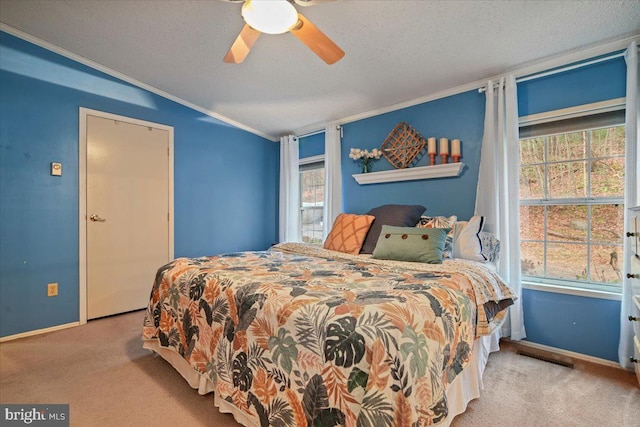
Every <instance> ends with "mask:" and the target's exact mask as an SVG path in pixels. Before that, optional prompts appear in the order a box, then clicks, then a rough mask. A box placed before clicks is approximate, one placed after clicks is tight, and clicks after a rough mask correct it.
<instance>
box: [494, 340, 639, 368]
mask: <svg viewBox="0 0 640 427" xmlns="http://www.w3.org/2000/svg"><path fill="white" fill-rule="evenodd" d="M503 340H504V341H506V342H508V343H511V344H513V345H516V346H522V347H529V348H535V349H537V350H544V351H548V352H550V353H554V354H557V355H560V356H566V357H570V358H572V359H579V360H584V361H585V362H591V363H596V364H598V365H604V366H608V367H610V368H618V369H623V370H626V369H625V368H623V367H622V366H620V364H619V363H617V362H614V361H612V360H607V359H601V358H599V357H594V356H589V355H587V354H582V353H576V352H574V351H569V350H563V349H561V348H557V347H551V346H548V345H544V344H538V343H535V342H531V341H524V340H522V341H511V340H508V339H504V338H503Z"/></svg>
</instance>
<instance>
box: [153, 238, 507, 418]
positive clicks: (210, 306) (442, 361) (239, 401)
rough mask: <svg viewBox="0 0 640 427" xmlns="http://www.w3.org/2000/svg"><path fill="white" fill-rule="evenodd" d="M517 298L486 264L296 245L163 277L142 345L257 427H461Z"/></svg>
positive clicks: (189, 266)
mask: <svg viewBox="0 0 640 427" xmlns="http://www.w3.org/2000/svg"><path fill="white" fill-rule="evenodd" d="M514 299H515V295H514V294H513V293H512V291H511V290H510V289H509V287H508V286H507V285H506V284H505V283H504V281H503V280H502V279H501V278H500V277H499V275H498V274H496V272H495V269H494V268H492V267H491V265H490V264H487V263H480V262H474V261H468V260H460V259H449V260H445V261H444V262H443V263H442V264H422V263H415V262H399V261H388V260H379V259H373V258H371V257H366V256H362V255H349V254H345V253H340V252H335V251H330V250H325V249H322V248H319V247H315V246H311V245H305V244H297V243H283V244H279V245H275V246H274V247H272V248H271V249H270V250H267V251H258V252H241V253H230V254H224V255H219V256H214V257H201V258H179V259H176V260H174V261H173V262H171V263H169V264H167V265H165V266H163V267H161V268H160V269H159V270H158V272H157V274H156V278H155V282H154V286H153V289H152V292H151V298H150V302H149V306H148V308H147V311H146V315H145V320H144V327H143V340H144V346H145V348H148V349H151V350H153V351H155V352H157V353H158V354H160V356H162V357H163V358H164V359H166V360H167V361H168V362H169V363H171V365H173V366H174V368H175V369H177V370H178V371H179V372H180V373H181V374H182V375H183V376H184V377H185V379H186V380H187V381H188V382H189V384H190V385H191V386H192V387H194V388H196V389H198V390H199V392H200V393H208V392H213V393H214V402H215V404H216V406H218V408H219V409H220V410H221V411H222V412H231V413H232V414H233V415H234V417H235V419H236V420H237V421H238V422H239V423H241V424H243V425H246V426H268V425H272V426H278V427H280V426H311V425H318V426H333V425H346V426H381V425H392V424H394V425H407V426H408V425H414V426H418V425H433V424H438V425H448V424H449V423H450V422H451V419H452V418H453V416H455V415H456V414H458V413H461V412H463V411H464V410H465V408H466V404H467V402H468V401H469V400H471V399H473V398H476V397H478V393H479V390H480V388H481V373H482V370H483V369H484V365H485V363H486V359H487V355H488V352H489V351H492V350H495V349H496V342H497V341H496V338H495V334H494V332H495V331H496V330H497V329H498V328H499V325H500V323H501V322H502V320H503V318H504V316H505V313H506V312H505V310H504V309H505V308H506V307H508V306H509V305H510V304H512V303H513V300H514Z"/></svg>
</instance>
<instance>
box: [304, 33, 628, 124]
mask: <svg viewBox="0 0 640 427" xmlns="http://www.w3.org/2000/svg"><path fill="white" fill-rule="evenodd" d="M634 40H635V41H637V42H639V43H640V34H636V35H633V36H630V37H625V38H623V39H619V40H615V41H612V42H608V43H604V44H601V45H597V46H591V47H586V48H579V49H574V50H572V51H568V52H564V53H561V54H558V55H555V56H553V57H547V58H545V59H542V60H538V61H534V62H531V63H529V64H528V65H524V66H521V67H518V68H514V69H508V70H506V71H505V72H504V73H501V74H497V75H494V76H490V77H486V78H483V79H480V80H476V81H474V82H471V83H466V84H463V85H460V86H455V87H452V88H450V89H445V90H442V91H439V92H435V93H432V94H430V95H425V96H421V97H419V98H415V99H412V100H409V101H405V102H400V103H397V104H392V105H389V106H387V107H382V108H378V109H375V110H371V111H367V112H365V113H360V114H355V115H353V116H348V117H344V118H342V119H338V120H335V122H337V123H338V124H339V125H343V124H347V123H352V122H356V121H358V120H363V119H368V118H370V117H374V116H378V115H381V114H385V113H390V112H392V111H397V110H402V109H403V108H408V107H413V106H415V105H419V104H424V103H426V102H430V101H435V100H437V99H442V98H446V97H448V96H453V95H458V94H461V93H464V92H468V91H471V90H477V89H479V88H481V87H483V86H485V85H486V84H487V81H489V80H499V79H500V77H503V76H504V75H506V74H513V75H514V76H515V77H516V78H518V77H524V76H528V75H531V74H535V73H539V72H542V71H546V70H550V69H553V68H558V67H562V66H565V65H568V64H571V63H574V62H580V61H584V60H586V59H589V58H594V57H597V56H601V55H606V54H608V53H611V52H615V51H618V50H623V49H626V48H627V47H628V46H629V44H630V43H631V42H632V41H634ZM325 125H326V123H324V122H323V123H315V124H311V125H308V126H304V127H302V128H300V129H297V130H296V131H295V132H294V135H302V134H305V133H311V132H315V131H318V130H320V129H324V127H325Z"/></svg>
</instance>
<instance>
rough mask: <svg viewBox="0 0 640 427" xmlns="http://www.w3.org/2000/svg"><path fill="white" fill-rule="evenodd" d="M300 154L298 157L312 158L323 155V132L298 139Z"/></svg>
mask: <svg viewBox="0 0 640 427" xmlns="http://www.w3.org/2000/svg"><path fill="white" fill-rule="evenodd" d="M298 142H299V147H300V153H299V154H298V157H299V158H301V159H304V158H305V157H313V156H319V155H321V154H324V132H321V133H317V134H315V135H311V136H305V137H303V138H300V139H299V141H298Z"/></svg>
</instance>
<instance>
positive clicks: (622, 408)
mask: <svg viewBox="0 0 640 427" xmlns="http://www.w3.org/2000/svg"><path fill="white" fill-rule="evenodd" d="M143 315H144V312H142V311H138V312H133V313H128V314H124V315H120V316H114V317H110V318H106V319H100V320H95V321H92V322H89V323H88V324H87V325H85V326H82V327H77V328H71V329H66V330H62V331H57V332H52V333H49V334H44V335H39V336H34V337H29V338H23V339H20V340H15V341H10V342H6V343H3V344H0V402H1V403H69V404H70V420H71V425H72V426H154V427H157V426H175V425H180V426H220V427H226V426H237V424H236V423H235V422H234V420H233V417H231V416H230V415H224V414H220V413H219V412H218V410H217V409H216V408H215V407H214V406H213V398H212V396H211V395H207V396H200V395H198V393H197V392H196V391H195V390H193V389H191V388H190V387H189V386H188V385H187V383H186V382H185V381H184V380H183V379H182V377H181V376H180V375H179V374H178V373H177V372H176V371H174V370H173V368H172V367H171V366H170V365H169V364H167V363H166V362H165V361H164V360H162V359H161V358H159V357H158V356H155V355H153V354H151V353H150V352H148V351H147V350H144V349H143V348H142V342H141V340H140V334H141V325H142V319H143ZM502 348H503V349H502V351H501V352H499V353H494V354H492V355H491V356H490V358H489V363H488V366H487V370H486V371H485V377H484V385H485V389H484V390H483V392H482V396H481V398H480V399H477V400H475V401H473V402H471V403H470V404H469V408H468V409H467V412H465V413H464V414H462V415H460V416H458V417H457V418H456V419H455V420H454V423H453V426H454V427H467V426H469V427H471V426H473V427H484V426H487V427H489V426H490V427H494V426H562V427H565V426H580V427H590V426H594V427H595V426H625V427H626V426H628V427H638V426H640V388H638V385H637V383H636V379H635V376H634V375H633V374H631V373H628V372H625V371H623V370H620V369H613V368H607V367H602V366H598V365H592V364H588V363H584V362H579V363H578V364H577V365H576V369H569V368H565V367H562V366H558V365H554V364H550V363H547V362H543V361H540V360H536V359H531V358H528V357H524V356H518V355H517V354H516V353H515V350H514V348H513V346H511V345H508V344H503V345H502Z"/></svg>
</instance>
